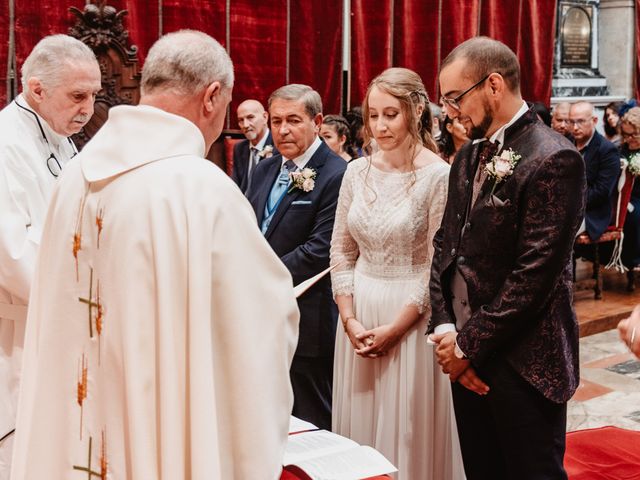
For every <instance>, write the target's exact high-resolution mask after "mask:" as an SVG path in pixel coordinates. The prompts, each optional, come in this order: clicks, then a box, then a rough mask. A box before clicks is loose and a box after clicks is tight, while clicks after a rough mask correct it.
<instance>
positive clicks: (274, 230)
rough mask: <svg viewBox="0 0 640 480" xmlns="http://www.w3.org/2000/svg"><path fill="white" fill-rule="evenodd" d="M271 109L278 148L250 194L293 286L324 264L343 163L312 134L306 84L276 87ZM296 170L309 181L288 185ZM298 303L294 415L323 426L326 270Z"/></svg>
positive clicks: (329, 334) (331, 322)
mask: <svg viewBox="0 0 640 480" xmlns="http://www.w3.org/2000/svg"><path fill="white" fill-rule="evenodd" d="M269 115H270V116H271V128H272V131H273V139H274V141H275V143H276V146H277V147H278V150H279V151H280V154H279V155H276V156H274V157H271V158H269V159H267V160H265V161H263V162H260V163H259V164H258V166H257V168H256V171H255V174H254V180H253V182H252V184H251V188H250V189H249V194H248V198H249V201H250V202H251V205H252V206H253V209H254V211H255V214H256V218H257V221H258V225H259V226H260V229H261V230H262V233H263V234H264V236H265V238H266V239H267V242H269V245H271V248H273V250H274V251H275V252H276V254H277V255H278V257H280V259H281V260H282V263H284V265H285V266H286V267H287V269H288V270H289V272H290V273H291V276H292V277H293V283H294V284H296V285H297V284H299V283H300V282H302V281H303V280H307V279H308V278H310V277H312V276H314V275H316V274H318V273H320V272H322V271H323V270H325V269H326V268H327V267H328V266H329V245H330V243H331V232H332V231H333V222H334V217H335V213H336V205H337V203H338V192H339V191H340V184H341V182H342V176H343V175H344V171H345V170H346V168H347V163H346V162H345V161H344V160H343V159H342V158H340V157H339V156H338V155H336V154H335V153H333V151H332V150H331V149H330V148H329V147H328V146H327V145H326V144H325V143H324V142H323V141H322V140H320V139H319V138H318V132H319V130H320V125H322V100H321V99H320V94H319V93H318V92H316V91H315V90H313V89H312V88H311V87H309V86H307V85H300V84H292V85H285V86H283V87H280V88H279V89H277V90H276V91H275V92H273V93H272V94H271V96H270V97H269ZM295 172H301V174H308V175H310V176H309V177H308V178H307V179H308V180H309V182H307V181H305V182H296V183H292V180H291V178H292V176H291V173H295ZM298 307H299V308H300V336H299V341H298V346H297V348H296V353H295V356H294V357H293V363H292V364H291V371H290V376H291V385H292V387H293V396H294V403H293V414H294V415H295V416H296V417H299V418H302V419H303V420H307V421H309V422H311V423H313V424H315V425H317V426H318V427H320V428H324V429H327V430H329V429H331V386H332V381H333V351H334V347H335V335H336V324H337V321H338V311H337V308H336V304H335V303H334V301H333V298H332V294H331V280H330V278H329V276H328V275H327V276H325V277H324V278H322V279H321V280H320V281H318V282H317V283H316V284H315V285H313V286H312V287H311V288H309V290H307V291H306V292H305V293H304V294H303V295H302V296H301V297H300V298H298Z"/></svg>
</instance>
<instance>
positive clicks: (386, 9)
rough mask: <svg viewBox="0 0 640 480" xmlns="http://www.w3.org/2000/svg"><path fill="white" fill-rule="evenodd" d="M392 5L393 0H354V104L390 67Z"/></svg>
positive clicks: (352, 72)
mask: <svg viewBox="0 0 640 480" xmlns="http://www.w3.org/2000/svg"><path fill="white" fill-rule="evenodd" d="M417 1H418V3H421V2H420V0H417ZM393 4H394V1H393V0H351V105H359V104H360V103H362V99H363V98H364V95H365V93H366V90H367V85H368V84H369V82H370V81H371V80H372V79H373V78H374V77H375V76H376V75H378V74H379V73H381V72H382V71H383V70H384V69H386V68H389V67H390V66H391V63H392V58H391V56H392V55H391V38H392V34H391V31H390V28H389V26H390V24H391V22H390V19H391V16H392V11H393Z"/></svg>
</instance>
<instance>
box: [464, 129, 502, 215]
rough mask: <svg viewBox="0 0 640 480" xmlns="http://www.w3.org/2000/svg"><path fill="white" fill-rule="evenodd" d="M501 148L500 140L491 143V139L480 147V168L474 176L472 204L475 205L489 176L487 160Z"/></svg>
mask: <svg viewBox="0 0 640 480" xmlns="http://www.w3.org/2000/svg"><path fill="white" fill-rule="evenodd" d="M499 148H500V142H495V143H491V142H490V141H489V140H485V141H484V142H482V145H481V147H480V151H479V152H480V153H479V154H478V169H477V170H476V174H475V176H474V177H473V179H474V180H473V192H472V196H471V206H473V205H475V203H476V200H477V199H478V195H479V194H480V188H481V187H482V184H483V183H484V181H485V179H486V178H487V172H486V171H485V169H484V167H485V166H486V165H487V162H489V160H491V159H492V158H493V156H494V155H495V154H496V153H497V152H498V149H499Z"/></svg>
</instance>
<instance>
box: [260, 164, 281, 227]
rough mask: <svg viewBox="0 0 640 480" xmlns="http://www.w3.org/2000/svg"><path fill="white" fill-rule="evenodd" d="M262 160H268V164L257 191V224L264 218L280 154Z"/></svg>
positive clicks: (278, 165)
mask: <svg viewBox="0 0 640 480" xmlns="http://www.w3.org/2000/svg"><path fill="white" fill-rule="evenodd" d="M263 161H264V162H270V164H268V165H267V173H266V174H265V176H264V182H262V184H261V185H260V192H259V193H258V200H257V203H256V205H257V207H258V208H257V214H256V217H257V218H258V225H262V221H263V220H264V209H265V206H266V205H267V200H268V199H269V194H270V193H271V187H273V183H274V182H275V181H276V178H277V176H278V174H279V173H280V168H281V164H282V156H281V155H275V156H273V157H271V158H267V159H265V160H263Z"/></svg>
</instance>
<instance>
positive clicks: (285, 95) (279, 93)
mask: <svg viewBox="0 0 640 480" xmlns="http://www.w3.org/2000/svg"><path fill="white" fill-rule="evenodd" d="M275 99H280V100H289V101H294V102H299V101H301V102H302V104H303V105H304V110H305V112H307V115H309V117H311V118H314V117H315V116H316V115H318V114H319V113H322V99H321V98H320V94H319V93H318V92H316V91H315V90H314V89H313V88H311V87H310V86H309V85H302V84H300V83H292V84H290V85H285V86H284V87H280V88H278V89H277V90H276V91H275V92H273V93H272V94H271V96H270V97H269V108H271V102H273V101H274V100H275Z"/></svg>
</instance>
